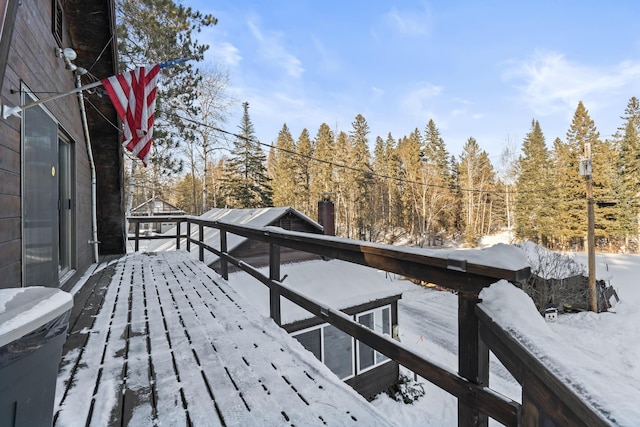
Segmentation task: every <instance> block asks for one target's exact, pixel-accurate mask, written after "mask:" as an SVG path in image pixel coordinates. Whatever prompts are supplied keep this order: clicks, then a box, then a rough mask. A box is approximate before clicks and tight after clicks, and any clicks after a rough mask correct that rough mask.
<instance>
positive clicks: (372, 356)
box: [356, 306, 391, 373]
mask: <svg viewBox="0 0 640 427" xmlns="http://www.w3.org/2000/svg"><path fill="white" fill-rule="evenodd" d="M356 320H357V322H358V323H360V324H361V325H364V326H366V327H367V328H369V329H371V330H373V331H376V332H379V333H381V334H385V335H391V307H390V306H386V307H382V308H377V309H374V310H371V311H368V312H365V313H361V314H359V315H357V316H356ZM357 360H358V373H360V372H363V371H366V370H368V369H371V368H373V367H374V366H376V365H380V364H381V363H384V362H387V361H388V360H389V358H388V357H387V356H385V355H384V354H382V353H379V352H377V351H375V350H374V349H372V348H371V347H369V346H368V345H366V344H364V343H362V342H358V357H357Z"/></svg>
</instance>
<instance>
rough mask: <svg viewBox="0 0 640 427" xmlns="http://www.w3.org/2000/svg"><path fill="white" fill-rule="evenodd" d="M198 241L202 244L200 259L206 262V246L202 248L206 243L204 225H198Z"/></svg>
mask: <svg viewBox="0 0 640 427" xmlns="http://www.w3.org/2000/svg"><path fill="white" fill-rule="evenodd" d="M198 241H199V242H200V244H199V245H198V247H199V248H200V250H199V253H198V259H199V260H200V261H201V262H204V246H202V244H203V243H204V225H202V224H198Z"/></svg>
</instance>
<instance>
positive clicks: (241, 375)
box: [54, 252, 389, 426]
mask: <svg viewBox="0 0 640 427" xmlns="http://www.w3.org/2000/svg"><path fill="white" fill-rule="evenodd" d="M74 299H75V306H74V310H73V312H72V319H71V321H70V325H69V328H70V331H69V332H70V335H69V339H68V340H67V344H66V345H65V349H64V355H63V362H62V365H61V370H60V373H59V376H58V386H57V390H56V408H55V409H54V410H55V422H54V425H56V426H75V425H96V426H103V425H110V426H113V425H136V426H147V425H165V426H166V425H171V426H178V425H195V426H215V425H223V426H233V425H238V426H246V425H305V426H307V425H340V426H343V425H344V426H346V425H366V426H370V425H371V426H372V425H389V422H388V421H387V420H386V419H385V418H384V416H383V415H381V414H380V413H378V411H376V410H375V408H373V407H372V406H370V405H369V404H368V403H367V402H366V401H365V400H364V399H363V398H362V397H360V396H359V395H358V394H357V393H356V392H354V391H353V390H351V389H350V388H349V387H348V386H346V385H345V384H344V383H342V382H341V381H340V380H338V379H337V378H336V377H335V376H334V375H333V374H332V373H331V372H330V371H329V370H328V368H326V367H325V366H324V365H322V364H321V363H320V362H319V361H318V360H316V359H315V358H314V357H313V356H312V355H311V354H310V353H309V352H307V351H306V350H304V349H303V348H302V346H301V345H300V344H299V343H298V342H297V341H295V340H294V339H293V338H290V337H289V336H288V335H287V333H286V332H285V331H284V330H282V329H281V328H279V327H277V326H276V324H275V323H274V322H273V321H272V320H271V319H269V318H266V317H264V316H261V315H259V314H257V313H256V310H255V309H253V308H252V307H251V305H250V304H248V303H247V302H246V300H244V299H243V298H242V297H241V296H240V295H239V294H237V293H236V292H235V291H234V290H233V289H231V287H230V286H229V285H228V284H227V283H226V282H225V281H224V280H222V279H220V278H219V277H218V276H217V275H216V274H215V273H214V272H213V271H212V270H210V269H208V268H207V267H206V265H205V264H203V263H201V262H199V261H195V260H193V259H192V258H191V257H189V256H188V255H187V254H186V253H184V252H161V253H157V254H141V253H135V254H130V255H127V256H125V257H123V258H121V259H120V260H118V261H117V263H115V264H113V265H111V266H108V267H106V268H104V269H102V270H101V271H99V272H97V273H95V274H94V275H93V276H92V277H91V278H90V279H89V280H88V281H87V282H86V284H85V285H84V286H83V287H82V289H81V290H80V291H79V292H77V293H76V295H75V298H74Z"/></svg>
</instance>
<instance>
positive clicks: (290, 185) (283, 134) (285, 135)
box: [270, 123, 298, 206]
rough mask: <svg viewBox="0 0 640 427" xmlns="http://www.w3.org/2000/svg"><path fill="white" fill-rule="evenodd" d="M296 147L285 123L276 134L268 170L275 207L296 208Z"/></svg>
mask: <svg viewBox="0 0 640 427" xmlns="http://www.w3.org/2000/svg"><path fill="white" fill-rule="evenodd" d="M295 151H296V146H295V143H294V141H293V137H292V136H291V132H290V131H289V128H288V127H287V125H286V123H285V124H284V125H282V129H281V130H280V132H279V133H278V139H277V140H276V146H275V150H273V154H272V159H273V160H272V169H271V170H270V173H271V177H272V187H273V204H274V205H275V206H296V200H295V192H296V175H295V170H296V165H297V162H298V157H297V156H296V155H295Z"/></svg>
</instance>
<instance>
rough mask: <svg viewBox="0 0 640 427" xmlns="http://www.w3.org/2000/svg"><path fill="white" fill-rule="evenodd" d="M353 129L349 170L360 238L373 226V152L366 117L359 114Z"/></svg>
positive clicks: (357, 233) (354, 219)
mask: <svg viewBox="0 0 640 427" xmlns="http://www.w3.org/2000/svg"><path fill="white" fill-rule="evenodd" d="M351 126H352V130H351V132H350V133H349V143H350V146H351V150H350V151H349V157H348V159H349V166H351V167H352V168H353V169H350V170H349V173H348V177H349V178H350V179H349V180H350V184H351V185H350V186H349V189H350V193H351V197H350V199H351V204H352V212H353V224H354V225H355V227H356V235H355V237H356V238H357V239H360V240H365V239H366V238H367V231H370V227H371V210H370V209H369V204H370V186H371V180H372V175H371V173H370V171H371V154H370V153H369V139H368V135H369V124H368V123H367V121H366V119H365V118H364V117H363V116H362V115H361V114H358V115H357V116H356V118H355V120H354V121H353V122H352V123H351Z"/></svg>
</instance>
